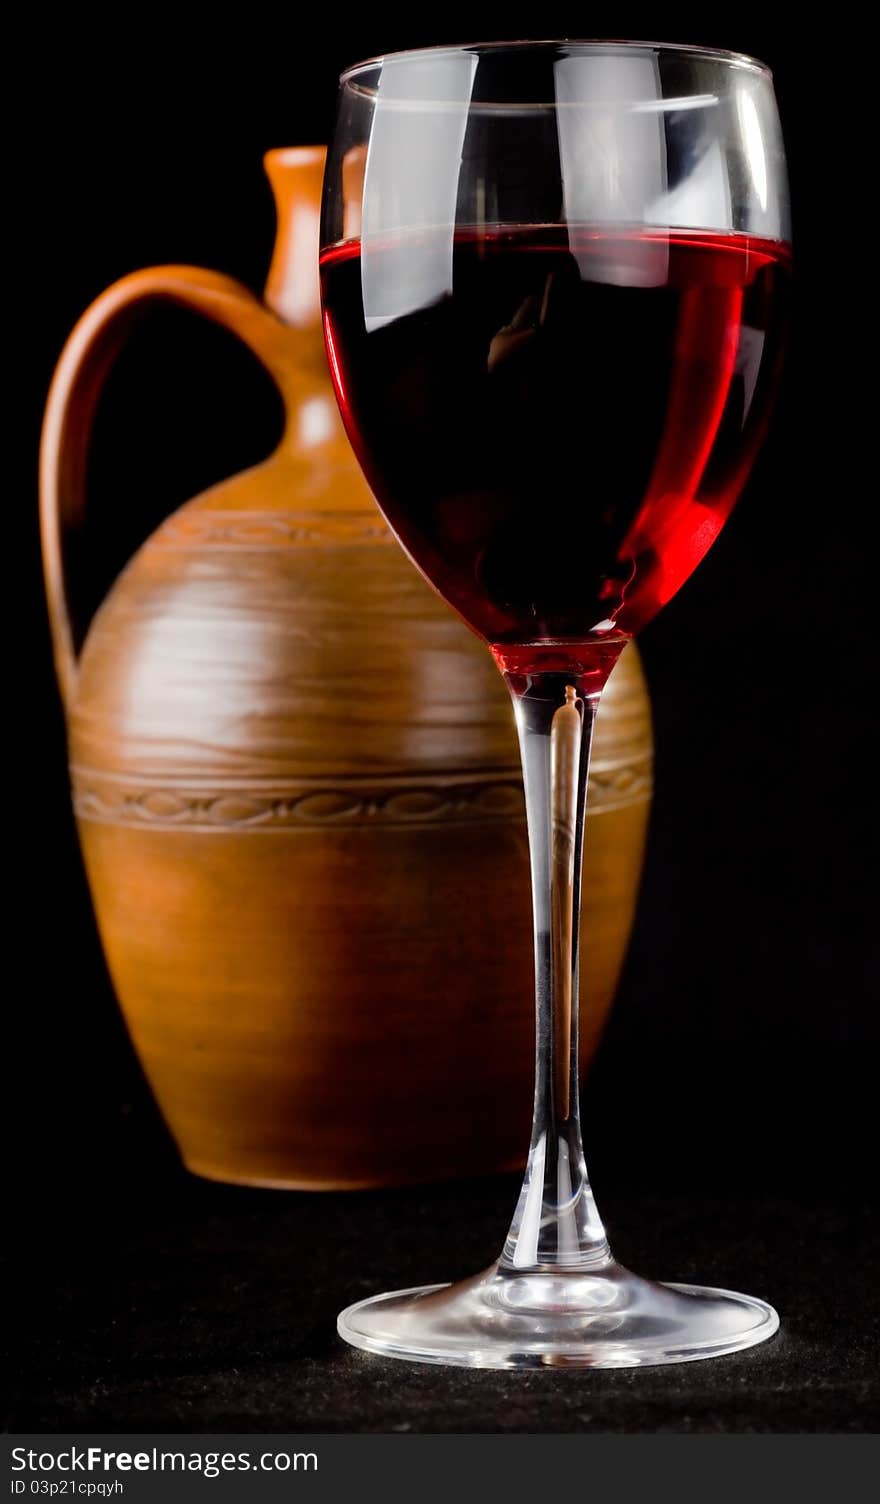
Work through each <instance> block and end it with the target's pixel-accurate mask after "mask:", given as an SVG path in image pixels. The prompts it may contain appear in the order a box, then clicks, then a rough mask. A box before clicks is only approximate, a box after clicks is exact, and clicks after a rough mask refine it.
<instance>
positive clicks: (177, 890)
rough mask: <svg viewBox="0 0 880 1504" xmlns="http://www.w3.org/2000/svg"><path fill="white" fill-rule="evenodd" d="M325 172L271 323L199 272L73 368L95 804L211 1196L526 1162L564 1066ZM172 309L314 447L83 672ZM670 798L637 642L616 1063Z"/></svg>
mask: <svg viewBox="0 0 880 1504" xmlns="http://www.w3.org/2000/svg"><path fill="white" fill-rule="evenodd" d="M323 159H324V153H323V151H322V150H319V149H317V148H304V149H297V150H287V151H274V152H270V153H269V155H268V157H267V159H266V167H267V170H268V174H269V177H270V179H271V183H272V187H273V189H274V192H275V196H276V200H277V210H278V238H277V244H276V247H275V252H274V256H273V259H272V265H271V269H270V272H269V278H268V282H267V285H266V292H265V300H264V301H263V302H261V301H260V300H259V299H258V298H256V297H255V296H254V295H253V294H252V293H251V292H249V291H248V290H247V289H246V288H245V287H243V286H241V285H240V284H239V283H237V282H235V281H232V280H231V279H230V278H228V277H225V276H220V275H218V274H217V273H215V272H209V271H203V270H200V269H198V268H196V267H189V266H161V267H155V268H151V269H150V270H147V271H139V272H135V273H134V274H133V275H131V276H128V277H125V278H123V279H122V281H120V282H117V283H115V284H114V285H113V286H112V287H110V288H108V290H107V291H106V292H105V293H103V294H102V296H101V297H99V298H98V300H97V301H96V302H95V303H94V304H93V305H92V307H91V308H90V309H89V310H88V311H87V313H86V314H85V315H84V316H83V318H82V319H81V320H80V322H79V324H78V325H77V327H76V328H75V330H74V331H73V333H72V335H71V337H70V340H69V342H68V344H67V346H66V348H65V350H64V353H63V355H62V357H61V360H60V363H59V366H58V369H57V372H56V375H55V378H54V381H53V385H52V389H51V393H50V396H49V402H48V408H47V412H46V420H45V428H44V437H43V451H42V464H41V506H42V525H43V540H44V550H45V567H46V582H47V589H48V597H49V608H50V613H51V620H52V630H53V634H54V645H55V655H56V661H57V668H58V677H59V680H60V685H61V691H62V694H63V697H64V704H65V708H66V712H67V724H68V730H69V746H70V767H71V781H72V787H73V802H74V808H75V812H76V819H77V824H78V828H79V835H80V839H81V842H82V849H83V853H84V857H85V865H86V869H87V873H88V879H89V883H90V886H91V892H92V897H93V901H94V908H95V913H96V916H97V922H98V927H99V930H100V934H101V939H102V942H103V945H104V949H105V952H106V956H107V961H108V964H109V968H110V973H111V976H112V978H113V982H114V985H115V988H116V991H117V994H118V997H119V1002H120V1004H121V1007H122V1011H123V1013H124V1015H125V1019H126V1021H127V1024H128V1028H129V1031H130V1033H131V1038H132V1040H133V1042H134V1045H135V1048H136V1050H137V1051H138V1054H139V1056H140V1059H141V1062H142V1064H143V1067H144V1070H145V1071H146V1074H147V1077H148V1078H149V1081H150V1083H151V1085H152V1088H153V1091H154V1092H155V1095H156V1099H157V1101H158V1103H159V1106H160V1108H161V1110H162V1113H163V1114H164V1116H165V1119H166V1121H167V1123H168V1125H169V1127H170V1129H171V1132H172V1134H173V1135H174V1138H175V1140H176V1142H177V1144H178V1145H179V1148H180V1152H181V1154H182V1156H183V1159H184V1161H185V1163H186V1164H187V1165H188V1167H189V1168H190V1169H191V1170H193V1171H195V1172H196V1173H198V1174H200V1175H206V1176H211V1177H214V1178H217V1179H220V1180H228V1181H241V1182H246V1183H249V1184H255V1185H270V1186H298V1187H314V1188H318V1187H350V1186H367V1185H379V1184H387V1183H394V1182H406V1181H415V1180H424V1179H429V1178H431V1177H439V1176H454V1175H457V1174H460V1173H464V1172H467V1173H471V1174H472V1173H474V1172H478V1171H490V1170H495V1169H499V1168H501V1167H509V1166H513V1165H515V1164H518V1163H521V1162H522V1160H523V1157H524V1154H525V1150H526V1146H527V1139H528V1121H529V1109H530V1100H531V1092H532V1087H531V1077H532V1067H533V1056H534V1024H533V998H532V985H533V984H532V979H533V962H532V940H531V917H530V904H529V879H528V865H527V847H526V830H525V818H524V811H523V798H522V787H521V782H520V772H519V760H518V755H517V747H516V739H515V735H514V726H513V717H512V714H511V710H510V706H509V702H508V698H507V694H506V691H505V689H504V686H503V684H502V681H501V679H500V677H499V675H498V673H497V671H496V669H495V667H494V665H493V663H492V660H491V657H490V655H489V653H488V652H487V651H486V649H485V647H483V646H482V645H481V644H480V643H479V642H478V641H477V640H476V638H474V637H472V636H471V634H470V633H469V632H468V630H467V629H466V628H465V627H464V626H463V625H462V624H461V622H460V621H459V620H458V619H457V618H456V617H455V616H454V615H453V613H452V612H451V611H450V610H449V609H448V608H447V607H446V606H445V605H444V604H443V603H442V602H441V601H440V600H439V599H437V598H436V597H435V596H434V594H433V592H432V591H431V590H430V588H429V587H428V586H427V585H426V584H425V583H424V581H423V580H422V579H421V578H420V576H419V575H418V574H417V572H416V571H415V569H413V567H412V565H411V564H410V563H409V562H408V561H407V559H406V558H405V557H404V555H403V552H402V551H401V549H400V548H399V547H398V546H397V544H396V543H395V542H394V540H393V539H392V538H391V536H390V535H389V533H388V531H387V529H386V527H385V525H384V522H383V521H382V519H381V517H380V515H379V512H378V510H377V508H376V506H375V503H374V501H373V499H372V497H371V495H370V493H369V491H368V490H367V487H366V485H365V482H364V481H363V479H362V477H361V473H360V471H359V469H358V467H357V465H356V463H355V461H354V459H353V457H352V454H351V451H350V449H349V447H348V443H347V440H346V438H345V436H344V433H343V431H342V427H341V424H340V421H339V418H338V414H337V410H336V405H335V402H334V398H333V395H332V392H331V389H330V384H329V380H328V376H327V372H326V367H325V359H324V351H323V345H322V338H321V320H320V309H319V301H318V281H317V237H318V205H319V197H320V189H321V177H322V170H323ZM169 302H170V303H173V304H177V305H180V306H183V307H186V308H189V309H192V310H193V311H194V312H195V313H198V314H201V315H202V316H203V317H205V318H207V319H212V320H214V321H215V322H217V323H218V324H221V325H222V326H223V327H224V328H225V329H228V330H231V331H232V332H233V333H234V334H236V335H237V336H238V337H239V338H240V339H242V340H243V341H244V342H245V344H246V345H247V346H248V347H249V348H250V349H251V350H252V351H253V353H254V354H255V355H256V356H257V357H258V359H259V360H260V361H261V362H262V364H263V365H264V366H265V368H266V370H267V371H268V372H269V373H270V375H271V376H272V377H273V378H274V380H275V382H276V384H277V386H278V388H279V390H280V392H281V394H282V397H283V400H284V404H285V409H286V430H285V432H284V436H283V439H282V441H281V443H280V444H279V446H278V448H277V450H276V452H275V453H273V454H272V455H271V456H270V457H269V458H268V459H267V460H266V461H265V462H264V463H262V464H260V465H257V466H256V467H254V468H253V469H249V470H247V471H245V472H244V473H243V474H241V475H236V476H235V477H233V478H232V479H231V480H227V481H225V482H223V483H222V484H220V485H217V486H213V487H211V489H210V490H208V491H205V492H204V493H203V494H202V495H200V496H197V497H196V498H195V499H194V500H192V501H190V502H189V503H187V504H186V505H185V506H183V507H181V508H180V510H179V511H177V512H175V513H174V515H173V516H171V517H170V518H169V519H168V520H167V521H166V522H165V523H164V524H163V525H162V526H161V527H159V528H158V530H157V531H156V532H155V533H154V534H153V536H152V537H151V538H150V539H149V540H148V541H147V543H146V544H145V545H144V546H143V547H142V548H141V549H140V550H139V551H138V552H137V554H136V555H135V556H134V558H133V559H132V560H131V561H130V563H129V564H128V566H127V567H126V568H125V570H124V571H123V573H122V574H121V575H120V577H119V578H118V580H117V581H116V583H115V585H114V587H113V588H112V590H111V591H110V593H109V596H108V597H107V599H106V600H105V601H104V603H103V605H102V606H101V607H100V609H99V611H98V612H97V614H96V616H95V617H94V620H93V621H92V623H91V626H90V629H89V631H88V634H87V636H86V639H85V642H84V645H83V647H82V650H81V652H80V653H79V655H78V656H77V655H76V653H75V650H74V637H73V634H72V630H71V625H70V620H69V613H68V604H67V595H66V586H65V576H64V568H63V561H64V553H65V547H64V545H65V541H66V540H67V538H68V537H69V535H70V534H71V533H72V532H73V531H75V529H76V527H77V524H78V522H79V521H80V520H81V519H82V516H83V508H84V503H85V496H84V476H85V467H86V453H87V445H88V433H89V426H90V421H91V417H92V414H93V412H94V409H95V406H96V402H97V400H98V396H99V392H100V388H101V383H102V379H103V377H104V375H105V373H106V371H107V369H108V366H109V365H110V363H111V361H112V359H113V357H114V354H115V353H116V351H117V350H118V349H119V347H120V345H121V344H122V342H123V341H124V339H125V337H126V333H127V331H128V329H129V328H130V326H131V324H132V323H133V321H134V320H136V319H137V318H139V317H140V316H141V314H143V313H145V312H146V311H147V310H148V309H149V308H150V307H151V306H153V305H155V304H157V303H169ZM120 500H121V504H123V503H124V498H121V499H120ZM650 778H651V741H650V725H649V714H648V703H647V699H646V695H645V688H644V683H643V679H642V673H641V668H640V665H639V659H638V657H637V654H636V651H635V649H634V648H628V649H627V651H626V652H625V653H624V655H623V657H622V658H621V661H620V664H619V667H618V668H617V669H616V670H615V673H614V676H613V678H612V680H611V683H610V685H609V688H608V692H607V697H606V701H605V703H604V705H603V708H602V710H601V713H600V716H599V724H598V731H597V736H596V743H595V755H594V771H593V774H592V778H591V790H590V799H591V804H590V818H589V822H588V840H589V847H590V852H589V861H588V863H587V886H586V894H585V906H584V907H585V913H584V921H583V934H582V954H583V957H584V963H583V965H584V980H585V993H586V1000H585V1006H584V1010H583V1014H584V1029H583V1060H584V1063H586V1061H587V1059H588V1058H589V1056H590V1054H591V1052H592V1050H593V1049H594V1046H595V1044H596V1040H597V1037H598V1034H599V1031H600V1029H601V1026H602V1022H603V1020H604V1018H605V1016H606V1014H607V1011H608V1008H609V1006H610V1003H611V1000H612V996H613V993H614V988H615V983H616V981H617V977H618V972H619V970H620V965H621V961H622V958H623V954H624V950H625V947H626V942H627V937H628V933H629V928H630V922H631V918H632V913H633V905H634V901H635V896H636V887H637V881H638V875H639V868H640V863H641V858H642V846H643V840H644V834H645V824H646V817H647V813H648V801H649V792H650Z"/></svg>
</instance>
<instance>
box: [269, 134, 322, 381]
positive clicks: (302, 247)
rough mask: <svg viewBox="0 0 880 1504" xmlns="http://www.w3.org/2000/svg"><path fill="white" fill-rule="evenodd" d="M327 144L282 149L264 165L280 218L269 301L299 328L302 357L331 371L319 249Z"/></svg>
mask: <svg viewBox="0 0 880 1504" xmlns="http://www.w3.org/2000/svg"><path fill="white" fill-rule="evenodd" d="M326 155H327V153H326V150H325V148H324V147H323V146H290V147H281V148H278V149H276V150H274V151H270V152H267V153H266V156H265V157H264V159H263V165H264V167H265V169H266V175H267V177H268V179H269V182H270V184H271V187H272V193H273V195H274V198H275V211H276V215H277V230H276V235H275V248H274V250H273V253H272V261H271V265H270V267H269V275H268V277H267V279H266V286H265V290H264V298H265V302H266V305H267V307H269V308H271V309H272V312H273V313H276V314H277V315H278V317H279V318H280V319H283V321H284V323H285V324H288V325H289V326H290V327H291V329H295V330H297V332H298V334H299V336H300V340H299V345H300V350H299V354H300V359H301V360H302V359H305V360H306V361H307V363H308V364H309V365H311V364H312V363H313V362H314V365H315V367H316V370H320V371H321V372H322V373H325V372H326V364H325V356H324V343H323V336H322V332H321V296H320V287H319V281H318V248H319V234H320V222H321V188H322V184H323V179H324V161H325V158H326Z"/></svg>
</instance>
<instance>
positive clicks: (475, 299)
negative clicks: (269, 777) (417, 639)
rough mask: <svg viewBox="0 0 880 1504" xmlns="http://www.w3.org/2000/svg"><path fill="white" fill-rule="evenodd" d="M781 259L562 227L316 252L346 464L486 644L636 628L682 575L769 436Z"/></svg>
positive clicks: (722, 242) (705, 238) (410, 234)
mask: <svg viewBox="0 0 880 1504" xmlns="http://www.w3.org/2000/svg"><path fill="white" fill-rule="evenodd" d="M789 265H790V257H789V252H788V249H787V247H785V246H784V245H781V244H780V243H778V242H776V241H766V240H758V239H756V238H754V237H749V236H745V235H720V234H711V233H698V232H694V231H670V232H661V231H654V230H646V231H618V232H610V231H606V230H601V231H598V230H593V229H590V228H588V227H582V228H565V227H561V226H539V227H528V228H526V227H523V228H516V229H493V230H491V231H475V230H463V231H457V232H455V233H454V234H453V232H452V231H449V230H447V231H445V232H444V231H439V230H413V231H407V232H401V233H400V234H399V235H397V236H395V237H393V238H392V237H388V238H387V239H385V240H384V241H382V242H381V243H379V244H370V243H366V244H365V245H364V246H363V247H362V246H361V243H360V242H358V241H349V242H345V243H344V244H341V245H339V246H335V247H333V248H331V249H330V250H328V251H326V252H325V253H324V255H323V257H322V261H321V276H322V288H323V299H324V316H325V332H326V339H327V349H328V355H329V358H330V365H331V369H332V372H333V377H334V381H335V384H336V389H337V395H338V398H339V402H340V406H341V410H342V414H343V417H344V420H345V423H346V427H347V429H348V434H349V437H350V439H351V442H352V444H353V446H354V449H355V452H356V453H357V455H358V458H359V460H360V462H361V464H362V466H363V468H364V471H365V473H366V475H367V479H368V480H369V482H370V485H371V486H372V488H373V490H374V491H375V494H376V496H377V498H378V500H379V502H380V504H381V506H382V508H383V510H384V512H385V514H386V516H387V517H388V520H389V522H390V523H391V525H392V527H393V528H394V530H395V532H396V533H397V535H398V537H399V538H400V540H401V542H402V543H403V544H404V546H405V548H406V549H407V550H408V552H409V553H410V555H411V556H412V558H413V559H414V560H415V562H416V564H418V565H419V567H420V568H421V569H422V570H423V572H424V573H425V574H426V575H427V577H428V579H429V580H430V581H431V582H432V583H433V584H434V585H435V586H436V588H437V589H438V590H439V591H440V592H441V594H442V595H444V596H445V597H446V599H447V600H448V601H449V602H450V604H451V605H453V606H454V607H455V608H456V609H457V610H458V611H459V612H460V613H461V615H462V616H463V617H464V618H465V620H466V621H467V622H468V623H469V624H470V625H471V626H472V627H473V628H474V629H475V630H476V631H477V632H479V633H480V634H481V635H482V636H483V637H485V638H486V639H487V640H488V641H489V642H490V643H492V644H493V645H502V644H515V643H551V642H553V643H565V644H575V643H586V642H589V641H595V640H596V638H597V636H605V635H606V634H612V635H614V636H617V635H618V634H630V633H632V632H635V631H637V630H638V629H639V628H640V627H642V626H643V625H644V624H645V622H646V621H648V620H649V619H650V618H651V617H652V616H653V615H654V613H655V612H656V611H657V610H658V609H659V608H660V607H661V606H662V605H663V604H664V602H665V601H667V600H669V598H670V597H671V596H672V595H673V594H674V593H675V591H676V590H677V589H678V588H679V586H680V585H681V584H682V583H683V581H684V580H686V579H687V577H688V575H689V574H690V573H691V571H692V570H693V569H694V568H695V567H696V565H697V564H698V563H699V561H700V559H702V557H703V555H704V554H705V553H706V551H707V549H708V548H709V547H710V546H711V544H712V543H713V542H714V540H715V538H716V537H717V536H718V533H719V531H720V529H721V527H722V526H723V524H724V522H725V520H726V519H727V517H728V515H729V513H730V509H731V507H732V505H733V503H734V501H735V500H736V497H737V494H738V493H739V491H740V489H741V487H742V485H743V482H744V480H745V478H746V475H747V474H748V471H749V468H750V466H751V463H752V460H753V458H754V456H755V452H756V449H757V446H758V443H759V440H760V438H761V435H762V432H763V430H764V427H765V422H766V418H767V415H768V410H769V405H770V401H771V398H772V394H773V389H774V386H775V382H776V377H777V374H778V368H779V363H780V354H781V346H782V340H783V333H784V326H785V304H786V296H785V293H786V290H787V284H788V279H789Z"/></svg>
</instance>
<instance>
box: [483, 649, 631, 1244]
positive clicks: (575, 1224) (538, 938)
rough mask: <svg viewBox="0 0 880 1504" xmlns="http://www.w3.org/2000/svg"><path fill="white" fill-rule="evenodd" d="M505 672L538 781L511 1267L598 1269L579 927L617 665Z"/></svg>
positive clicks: (527, 771)
mask: <svg viewBox="0 0 880 1504" xmlns="http://www.w3.org/2000/svg"><path fill="white" fill-rule="evenodd" d="M615 656H616V655H615ZM609 667H610V665H609ZM504 677H505V679H506V681H507V684H508V688H509V689H510V692H511V696H512V699H513V705H514V711H515V714H516V722H517V728H518V731H519V742H520V751H521V754H522V764H523V777H524V781H525V791H526V811H527V815H528V827H529V848H530V853H531V866H532V905H533V913H534V925H535V984H536V1013H537V1047H536V1074H535V1108H534V1122H533V1126H532V1140H531V1147H530V1150H529V1159H528V1165H527V1167H526V1173H525V1179H524V1181H523V1187H522V1191H521V1192H520V1197H519V1202H518V1205H517V1209H516V1213H515V1216H514V1218H513V1222H512V1224H511V1228H510V1232H509V1233H508V1236H507V1242H506V1244H505V1247H504V1252H503V1254H502V1257H501V1267H502V1268H504V1267H507V1268H509V1269H517V1270H524V1269H545V1270H546V1269H563V1268H564V1269H572V1268H583V1269H596V1268H601V1267H602V1266H603V1265H604V1264H605V1263H607V1262H608V1260H609V1259H610V1252H609V1247H608V1241H607V1238H606V1236H605V1229H604V1227H603V1226H602V1221H601V1218H600V1216H599V1213H598V1211H597V1209H596V1203H595V1201H594V1199H593V1193H592V1191H591V1189H590V1182H589V1178H588V1176H587V1166H586V1162H585V1160H584V1150H583V1144H582V1141H581V1126H580V1107H579V1103H578V933H579V922H580V891H581V855H582V850H583V838H584V811H585V804H586V794H587V776H588V772H589V766H590V745H591V742H592V735H593V724H594V721H595V717H596V711H597V709H598V706H599V697H600V694H601V688H602V683H603V682H604V678H605V677H607V673H606V672H603V673H601V674H597V673H596V672H595V671H587V672H583V671H578V672H575V671H574V668H573V667H569V668H567V669H563V670H562V671H559V672H557V671H555V670H553V671H548V670H540V671H538V672H536V673H522V672H519V673H511V672H509V671H508V672H506V673H505V675H504ZM600 680H601V681H602V682H598V681H600Z"/></svg>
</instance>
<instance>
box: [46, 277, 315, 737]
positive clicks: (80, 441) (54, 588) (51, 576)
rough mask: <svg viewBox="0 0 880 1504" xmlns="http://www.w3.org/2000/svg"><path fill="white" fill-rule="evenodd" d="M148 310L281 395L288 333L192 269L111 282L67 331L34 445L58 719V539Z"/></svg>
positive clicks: (62, 622)
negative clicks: (234, 348)
mask: <svg viewBox="0 0 880 1504" xmlns="http://www.w3.org/2000/svg"><path fill="white" fill-rule="evenodd" d="M157 303H171V304H174V305H177V306H178V307H184V308H189V309H191V310H192V311H193V312H195V313H199V314H201V315H202V316H203V317H204V318H208V319H212V320H213V321H214V322H215V323H217V324H220V325H222V326H223V328H225V329H228V330H230V332H231V333H233V334H235V335H237V336H238V338H239V339H241V340H242V341H243V342H244V344H246V345H247V346H248V348H249V349H250V350H251V351H252V352H253V354H254V355H255V356H256V357H257V359H258V360H259V361H260V363H261V364H262V365H263V366H264V367H265V369H266V370H267V371H268V372H269V375H270V376H272V377H273V378H274V380H275V382H276V385H278V386H279V388H282V387H283V384H284V376H285V372H286V369H287V362H288V360H289V331H288V330H287V327H286V325H284V324H283V323H282V322H281V320H280V319H278V318H277V317H276V316H275V315H274V314H273V313H271V312H270V311H269V310H268V309H267V308H266V307H265V306H264V305H263V304H262V303H261V302H260V301H259V299H258V298H256V297H255V296H254V294H253V293H252V292H250V291H249V289H248V288H246V287H245V286H244V285H243V284H242V283H241V282H237V281H235V280H234V278H232V277H226V276H223V275H222V274H221V273H219V272H212V271H207V270H204V269H203V268H202V267H198V266H153V267H148V268H146V269H144V270H143V271H137V272H132V273H131V274H130V275H129V276H127V277H122V278H121V279H120V280H119V281H118V282H114V283H113V284H112V285H111V286H110V287H108V288H107V289H106V290H105V291H104V292H102V293H101V295H100V297H98V298H96V299H95V302H94V303H92V305H91V307H89V308H88V309H86V312H85V313H84V314H83V315H82V318H81V319H80V320H79V322H78V323H77V324H76V325H75V327H74V329H73V331H72V333H71V335H70V337H69V339H68V340H67V343H66V345H65V346H64V349H63V351H62V353H61V358H60V360H59V361H58V365H57V367H56V369H55V374H54V376H53V378H52V384H51V387H50V388H49V396H48V399H47V402H46V412H45V416H44V419H43V432H42V440H41V445H40V531H41V536H42V545H43V569H44V575H45V581H46V596H47V600H48V606H49V622H50V627H51V633H52V649H53V654H54V658H55V669H56V673H57V675H58V683H59V686H60V689H61V697H62V700H63V702H64V707H65V709H66V710H67V709H69V707H70V704H71V701H72V698H73V693H74V688H75V685H76V672H77V654H76V647H75V641H74V634H73V626H72V622H71V618H70V602H69V596H68V588H67V579H66V572H65V564H64V539H65V534H66V533H67V532H68V531H69V530H70V529H71V528H74V527H76V526H77V525H79V524H81V523H82V521H83V518H84V515H85V505H86V496H85V482H86V468H87V461H88V451H89V440H90V437H91V429H92V421H93V418H94V415H95V410H96V407H97V404H98V399H99V397H100V394H101V388H102V386H103V384H104V381H105V378H106V376H107V374H108V372H109V370H110V367H111V366H112V364H113V361H114V360H115V358H116V356H117V354H118V353H119V351H120V349H121V348H122V345H123V344H124V342H125V340H126V338H127V336H128V333H129V331H130V329H131V328H132V327H133V325H134V324H135V323H136V322H138V321H139V320H140V318H141V317H142V316H143V314H144V313H145V312H146V311H147V310H148V309H149V308H150V307H151V306H155V304H157Z"/></svg>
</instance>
